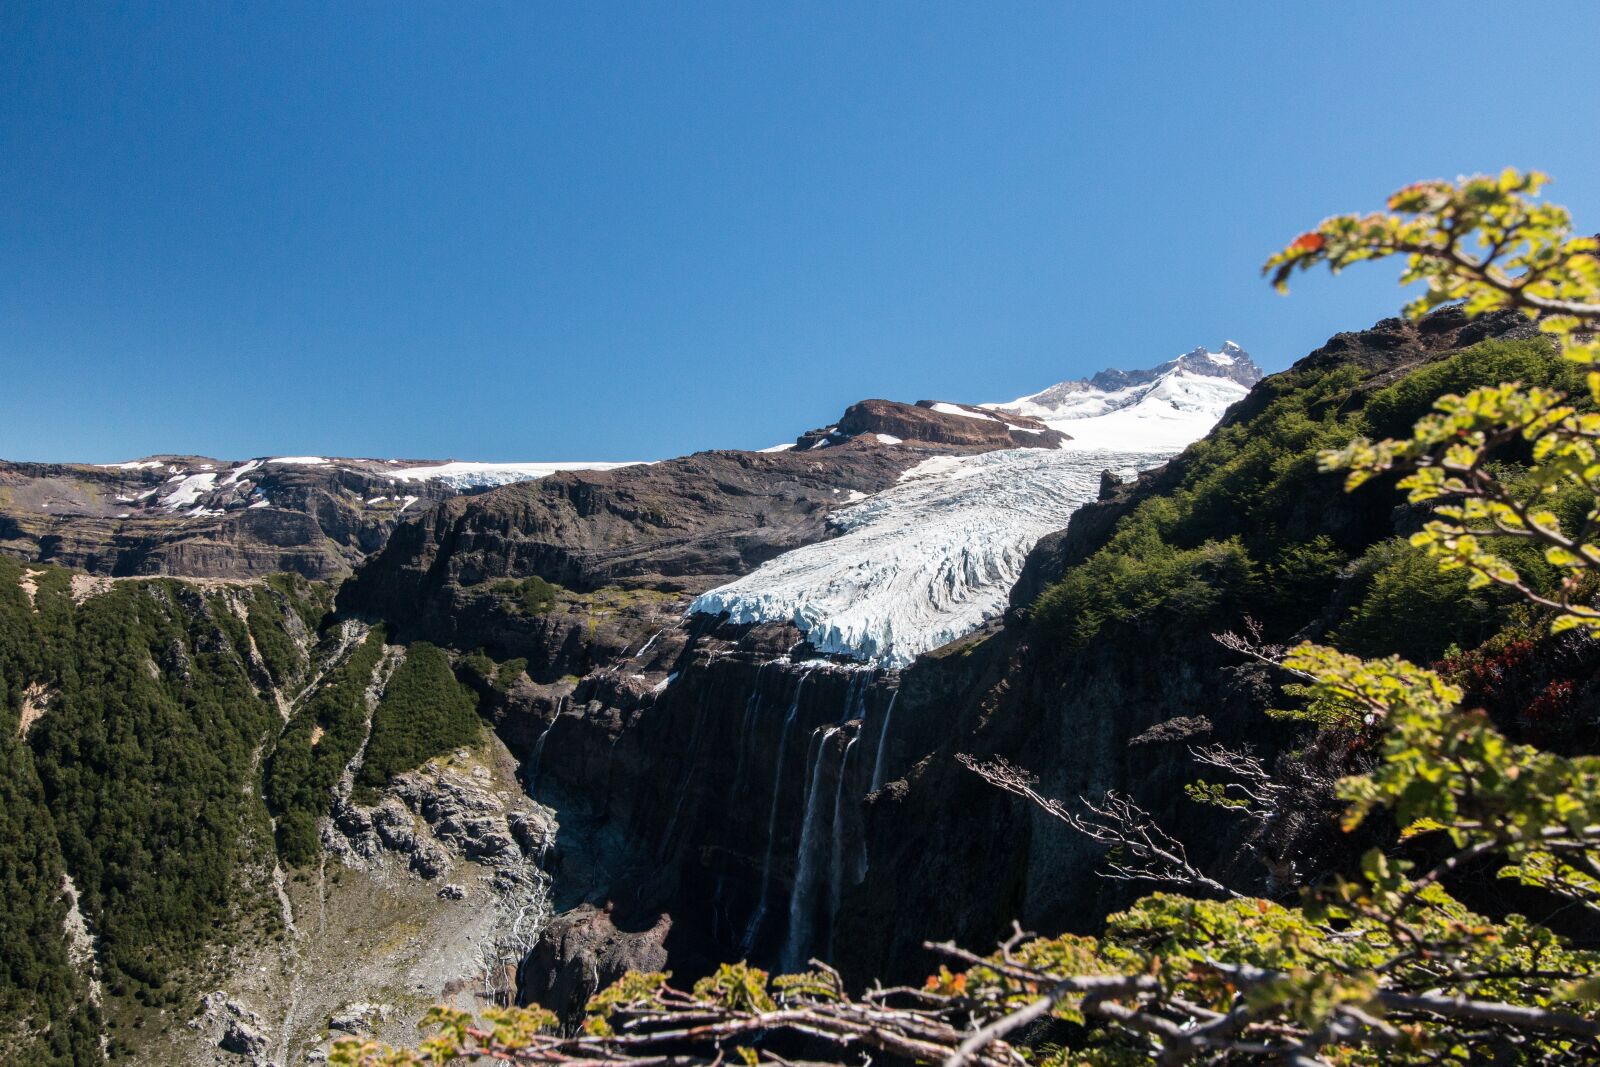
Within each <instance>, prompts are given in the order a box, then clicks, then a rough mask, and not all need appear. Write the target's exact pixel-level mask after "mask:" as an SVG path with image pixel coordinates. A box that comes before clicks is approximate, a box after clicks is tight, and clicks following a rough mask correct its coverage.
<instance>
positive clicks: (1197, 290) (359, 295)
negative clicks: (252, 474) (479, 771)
mask: <svg viewBox="0 0 1600 1067" xmlns="http://www.w3.org/2000/svg"><path fill="white" fill-rule="evenodd" d="M1597 8H1600V5H1594V4H1590V3H1572V4H1528V5H1521V6H1511V5H1506V4H1504V3H1463V4H1451V5H1445V4H1423V3H1406V4H1397V3H1390V2H1372V3H1337V4H1334V3H1327V4H1316V3H1285V2H1282V0H1275V2H1272V3H1243V2H1228V3H1215V4H1204V3H1184V4H1177V3H1170V4H1169V3H1150V4H1135V3H1126V4H1124V3H1101V4H1087V3H1072V4H1069V3H1058V4H1048V5H1047V4H1035V3H1015V4H961V5H954V4H935V3H924V2H920V0H919V2H911V3H886V2H873V3H831V4H806V5H789V4H776V3H772V4H768V3H749V2H744V0H739V2H730V3H726V4H691V3H649V4H646V3H639V4H629V5H621V4H600V3H595V4H534V3H523V2H519V3H508V4H488V3H469V4H453V3H443V2H440V3H430V4H417V3H399V4H390V3H385V4H376V3H372V4H360V3H343V2H340V3H331V2H330V3H327V4H322V5H305V4H298V3H284V2H277V0H275V2H272V3H265V2H262V3H246V4H221V3H213V2H210V0H206V2H203V3H193V4H185V3H180V2H176V0H171V2H162V3H144V4H111V3H64V2H61V0H45V2H42V3H35V2H30V0H7V2H6V3H4V4H3V5H0V374H3V377H0V456H5V457H8V458H36V459H80V460H94V461H109V460H117V459H124V458H128V457H132V456H136V455H142V454H146V453H151V452H196V453H204V454H210V455H215V456H221V457H225V458H235V457H239V458H242V457H247V456H252V455H261V454H285V453H289V454H306V453H317V454H327V455H333V454H339V455H373V456H381V457H389V456H411V457H424V456H430V457H432V456H437V457H446V456H449V457H456V458H463V459H526V460H535V459H585V458H590V459H633V458H658V457H663V456H668V455H674V454H679V453H683V452H687V451H691V450H695V449H700V448H711V447H761V446H765V445H768V444H772V443H774V442H776V441H780V440H784V439H786V438H789V437H792V436H793V435H794V434H795V433H797V432H798V431H801V430H804V429H806V428H808V427H812V426H816V425H820V424H824V423H826V422H827V421H829V420H830V419H832V418H833V417H834V416H836V415H837V413H838V412H839V411H840V410H841V409H842V408H843V407H844V406H845V405H846V404H848V403H849V402H851V401H853V400H856V399H859V398H862V397H866V396H886V397H891V398H896V399H904V400H915V399H918V398H922V397H936V398H947V399H960V400H971V401H984V400H996V399H1006V398H1010V397H1013V396H1016V395H1019V394H1021V393H1024V392H1029V391H1032V390H1035V389H1038V388H1041V387H1043V386H1045V385H1047V384H1049V383H1051V382H1054V381H1057V380H1059V379H1061V378H1064V377H1069V376H1077V375H1082V374H1086V373H1089V372H1092V371H1094V370H1096V369H1099V368H1100V367H1103V366H1107V365H1116V366H1125V367H1126V366H1134V365H1148V364H1150V363H1152V362H1156V361H1159V360H1162V359H1167V358H1170V357H1171V356H1173V355H1175V354H1177V353H1178V352H1180V351H1183V350H1185V349H1188V348H1191V347H1193V346H1195V345H1198V344H1210V345H1216V344H1217V343H1219V342H1220V341H1222V340H1223V339H1224V338H1233V339H1235V340H1237V341H1239V342H1240V343H1241V344H1243V345H1244V346H1245V347H1246V348H1248V349H1249V350H1250V351H1251V352H1252V353H1254V354H1255V355H1256V356H1257V357H1258V358H1259V359H1260V361H1261V362H1262V363H1263V364H1264V365H1266V366H1267V367H1268V368H1271V369H1277V368H1282V367H1284V366H1286V365H1288V364H1289V363H1290V362H1292V361H1293V360H1294V359H1296V358H1298V357H1299V356H1301V355H1303V354H1304V353H1305V352H1307V351H1309V350H1310V349H1311V348H1313V347H1315V346H1316V345H1318V344H1320V343H1321V342H1322V341H1323V340H1324V339H1325V338H1326V337H1327V336H1328V335H1329V334H1331V333H1333V332H1336V331H1339V330H1343V329H1351V328H1358V327H1361V326H1364V325H1366V324H1368V323H1370V322H1371V321H1373V320H1374V319H1376V318H1378V317H1381V316H1383V315H1386V314H1390V313H1392V312H1393V311H1394V310H1395V309H1396V308H1397V307H1398V306H1399V303H1400V301H1401V294H1400V292H1399V291H1398V290H1397V289H1396V288H1395V286H1394V283H1393V277H1394V275H1393V273H1392V272H1391V271H1389V270H1388V269H1386V268H1384V269H1372V270H1367V271H1357V272H1352V273H1351V274H1350V275H1347V276H1346V277H1344V278H1341V279H1327V278H1314V279H1308V280H1307V281H1305V282H1302V283H1301V284H1300V285H1299V286H1298V287H1297V290H1296V292H1295V294H1294V295H1292V296H1291V297H1288V298H1282V297H1277V296H1275V295H1273V294H1272V293H1271V292H1270V291H1269V290H1268V289H1267V287H1266V286H1265V285H1264V284H1262V282H1261V281H1260V280H1259V277H1258V275H1257V269H1258V267H1259V265H1260V263H1261V261H1262V259H1263V258H1265V256H1266V255H1267V254H1268V253H1270V252H1271V251H1273V250H1274V249H1276V248H1277V247H1278V246H1279V245H1281V244H1282V243H1283V242H1284V241H1285V240H1286V239H1288V238H1289V237H1292V236H1293V235H1294V234H1295V233H1297V232H1299V231H1300V230H1301V229H1304V228H1305V227H1306V226H1308V225H1310V224H1313V223H1315V222H1316V221H1317V220H1318V219H1320V218H1321V217H1323V216H1324V215H1327V214H1330V213H1333V212H1335V211H1339V210H1349V209H1363V208H1368V207H1376V206H1378V205H1379V204H1380V203H1381V199H1382V197H1383V196H1384V195H1386V194H1387V193H1388V192H1389V191H1391V190H1392V189H1393V188H1395V187H1397V186H1399V185H1401V184H1404V183H1406V182H1408V181H1410V180H1413V179H1417V178H1425V177H1438V176H1445V177H1449V176H1454V175H1456V174H1458V173H1462V172H1470V171H1478V170H1498V169H1499V168H1501V167H1503V166H1505V165H1508V164H1515V165H1520V166H1529V167H1538V168H1541V169H1544V170H1547V171H1550V172H1551V173H1553V174H1554V175H1555V177H1556V179H1557V184H1556V185H1555V186H1554V187H1553V188H1552V195H1553V198H1555V199H1558V200H1561V201H1563V202H1566V203H1568V204H1570V205H1572V206H1573V207H1574V208H1575V209H1576V210H1577V213H1578V221H1579V223H1580V224H1583V225H1586V226H1588V227H1591V228H1596V227H1600V150H1597V148H1596V139H1595V137H1594V133H1595V131H1596V130H1597V129H1600V92H1597V91H1596V90H1595V89H1594V86H1593V78H1592V76H1591V70H1590V68H1591V67H1592V64H1589V63H1588V62H1587V61H1586V60H1585V59H1584V56H1585V54H1586V53H1585V52H1584V51H1583V49H1584V48H1586V47H1587V46H1588V45H1591V44H1592V43H1593V42H1594V41H1596V40H1600V10H1597ZM1516 20H1520V21H1516ZM1547 101H1548V102H1549V103H1547Z"/></svg>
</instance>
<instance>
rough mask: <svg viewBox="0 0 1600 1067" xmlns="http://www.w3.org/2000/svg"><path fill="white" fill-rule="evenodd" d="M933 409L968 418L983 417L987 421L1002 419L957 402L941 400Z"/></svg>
mask: <svg viewBox="0 0 1600 1067" xmlns="http://www.w3.org/2000/svg"><path fill="white" fill-rule="evenodd" d="M932 410H934V411H938V412H942V413H943V414H946V415H961V416H963V417H964V418H968V419H983V420H984V421H985V422H999V421H1000V420H999V419H997V418H995V417H994V416H993V415H985V414H984V413H983V412H981V411H969V410H967V409H966V408H964V407H961V406H959V405H957V404H946V403H944V402H943V401H940V402H939V403H937V404H935V405H933V408H932Z"/></svg>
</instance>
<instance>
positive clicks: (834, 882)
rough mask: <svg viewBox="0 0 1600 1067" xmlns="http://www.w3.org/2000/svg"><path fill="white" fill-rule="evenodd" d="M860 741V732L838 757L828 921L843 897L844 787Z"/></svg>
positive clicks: (836, 911) (834, 914) (829, 872)
mask: <svg viewBox="0 0 1600 1067" xmlns="http://www.w3.org/2000/svg"><path fill="white" fill-rule="evenodd" d="M859 740H861V733H860V731H857V732H856V735H855V736H854V737H852V738H851V739H850V740H849V741H848V742H846V743H845V746H844V755H842V756H840V757H839V787H838V788H837V789H835V790H834V791H833V855H832V857H830V859H829V861H828V921H829V922H830V923H832V921H833V917H834V916H836V915H838V914H839V899H840V897H842V896H843V895H844V861H843V855H842V853H843V851H844V838H845V833H844V817H845V806H844V787H845V782H846V781H848V780H849V777H850V752H851V750H852V749H854V748H855V747H856V742H857V741H859Z"/></svg>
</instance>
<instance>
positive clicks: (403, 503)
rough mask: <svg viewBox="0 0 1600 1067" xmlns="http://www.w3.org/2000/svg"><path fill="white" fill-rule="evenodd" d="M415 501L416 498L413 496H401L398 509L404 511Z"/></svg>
mask: <svg viewBox="0 0 1600 1067" xmlns="http://www.w3.org/2000/svg"><path fill="white" fill-rule="evenodd" d="M416 502H417V498H416V497H414V496H408V497H402V498H401V503H400V510H401V511H404V510H405V509H406V508H409V507H410V506H411V505H412V504H415V503H416Z"/></svg>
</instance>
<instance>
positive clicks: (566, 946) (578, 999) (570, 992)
mask: <svg viewBox="0 0 1600 1067" xmlns="http://www.w3.org/2000/svg"><path fill="white" fill-rule="evenodd" d="M671 930H672V917H671V916H669V915H662V916H660V917H659V918H658V919H656V920H655V922H654V923H653V924H652V925H650V926H649V927H648V928H646V929H642V930H623V929H619V928H618V927H617V925H616V923H615V922H613V920H612V916H611V913H610V911H609V910H608V909H607V908H597V907H595V906H594V905H593V904H580V905H579V906H578V907H576V908H574V909H572V910H571V911H569V912H565V913H564V914H561V915H557V916H556V917H555V918H554V919H552V920H550V923H549V925H548V926H546V927H545V928H544V930H543V931H542V932H541V933H540V935H539V941H538V944H536V945H535V946H534V948H533V951H532V952H530V953H528V956H527V958H526V959H524V960H523V962H522V969H521V971H520V973H519V974H518V1000H519V1001H520V1002H521V1003H523V1004H539V1005H541V1006H542V1007H544V1008H547V1009H549V1010H550V1011H553V1012H555V1013H556V1014H557V1015H558V1016H560V1017H561V1020H562V1022H563V1023H564V1024H565V1025H566V1026H568V1027H573V1026H575V1025H576V1024H577V1023H578V1022H579V1021H580V1020H581V1019H582V1018H583V1009H584V1006H585V1005H586V1004H588V1003H589V998H590V997H592V996H594V995H595V994H596V993H598V992H599V991H600V990H602V989H604V988H606V987H607V986H609V985H610V984H611V983H613V982H615V981H616V980H617V979H619V978H621V977H622V976H623V975H624V974H626V973H627V972H628V971H659V970H663V969H665V968H666V965H667V950H666V941H667V934H668V933H669V932H670V931H671Z"/></svg>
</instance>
